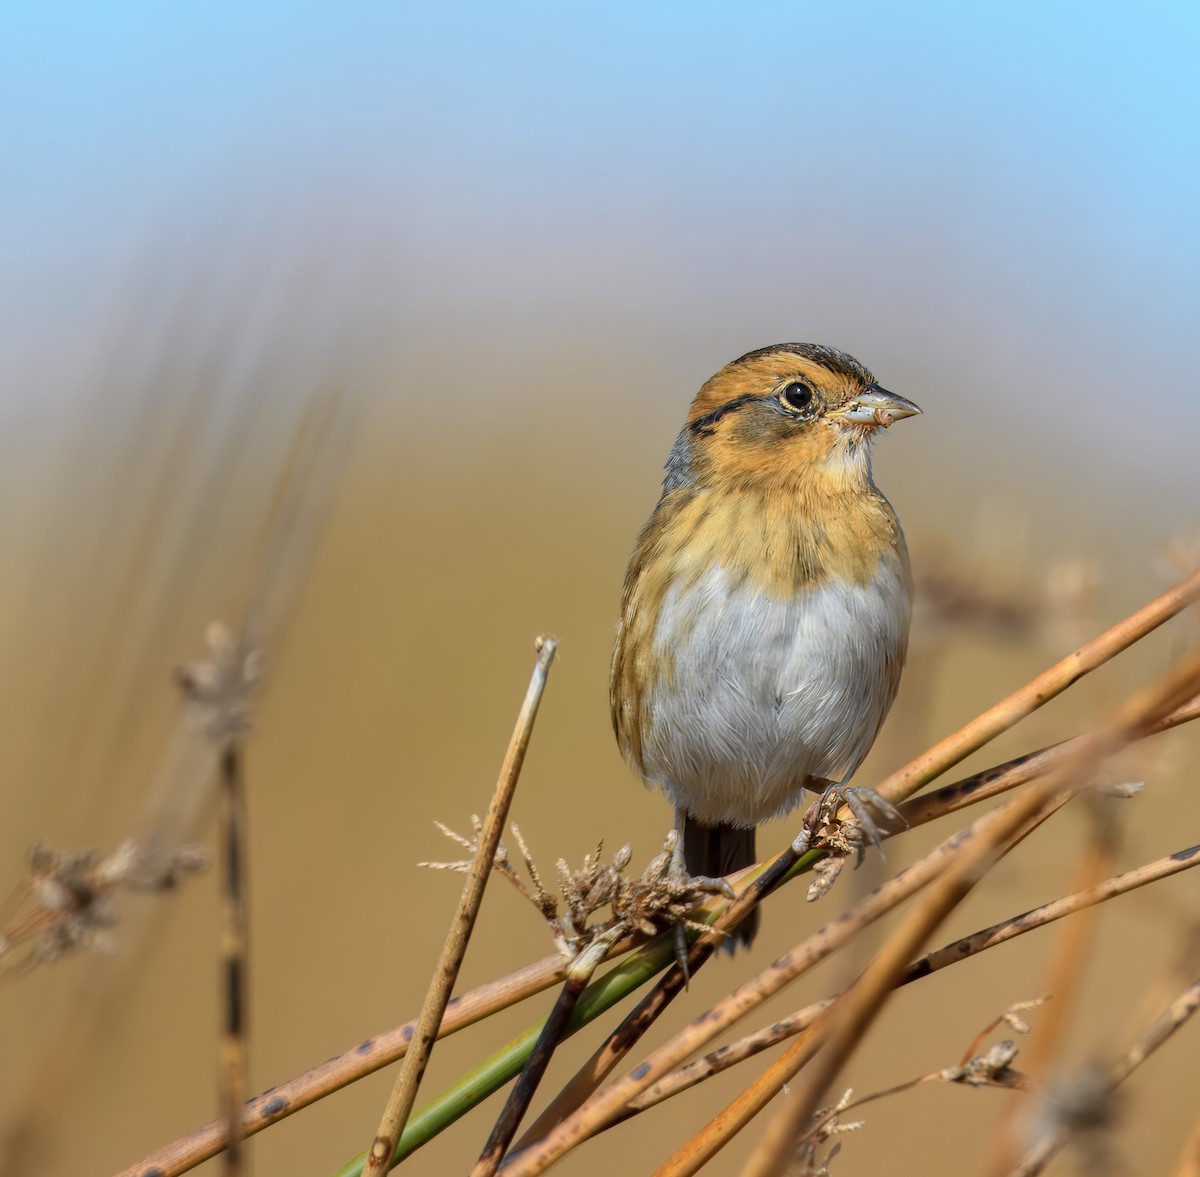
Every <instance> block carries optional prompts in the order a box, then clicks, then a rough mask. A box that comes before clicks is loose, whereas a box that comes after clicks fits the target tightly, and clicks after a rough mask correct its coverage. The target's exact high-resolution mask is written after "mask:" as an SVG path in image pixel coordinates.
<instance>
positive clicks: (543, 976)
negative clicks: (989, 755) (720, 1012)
mask: <svg viewBox="0 0 1200 1177" xmlns="http://www.w3.org/2000/svg"><path fill="white" fill-rule="evenodd" d="M1198 716H1200V698H1197V699H1193V700H1192V701H1191V702H1190V703H1188V704H1185V705H1184V706H1182V707H1180V708H1177V709H1176V710H1175V711H1174V712H1172V714H1171V715H1170V716H1168V717H1167V718H1166V719H1164V720H1163V721H1162V722H1161V723H1159V724H1157V725H1155V727H1154V728H1153V729H1152V731H1151V732H1150V733H1148V734H1154V733H1155V732H1159V731H1165V730H1167V729H1168V728H1171V727H1174V726H1177V725H1178V724H1182V723H1185V722H1187V721H1189V720H1192V719H1195V718H1197V717H1198ZM1082 738H1084V737H1082V736H1080V737H1076V739H1082ZM1071 743H1072V741H1066V742H1065V743H1063V744H1057V745H1054V746H1053V747H1052V748H1048V749H1042V750H1041V751H1040V752H1036V753H1029V754H1027V755H1025V756H1021V757H1017V758H1016V759H1014V760H1010V761H1007V762H1005V763H1004V764H1000V765H996V766H994V767H992V768H989V769H984V770H982V771H980V772H977V773H973V774H972V775H971V776H968V777H965V778H963V779H962V780H960V781H957V782H955V783H954V784H950V785H946V786H943V787H942V788H940V789H937V790H935V791H932V792H930V793H928V794H925V795H923V796H921V797H915V798H913V799H912V800H910V801H907V802H905V803H904V805H903V806H902V812H904V814H905V816H906V817H907V818H908V820H909V822H910V825H911V826H913V827H915V826H917V825H922V824H925V823H927V822H929V821H933V820H935V819H937V818H939V817H942V816H944V815H946V814H949V813H952V812H957V811H959V810H961V809H964V808H966V807H967V806H969V805H973V804H976V803H977V802H979V801H983V800H986V799H988V798H991V797H993V796H996V795H999V794H1000V793H1002V792H1004V791H1006V790H1009V789H1012V788H1014V787H1016V786H1018V785H1021V784H1025V783H1027V782H1028V781H1029V780H1031V779H1034V777H1036V776H1037V775H1038V774H1039V772H1044V771H1046V770H1047V768H1049V767H1051V766H1052V765H1053V764H1055V763H1057V762H1058V757H1059V756H1060V755H1062V754H1063V752H1064V751H1065V750H1066V749H1067V748H1068V747H1069V746H1070V744H1071ZM766 866H767V864H766V863H763V864H760V865H759V866H757V867H753V868H749V869H748V870H747V872H746V873H745V874H744V875H743V876H742V878H748V877H751V876H753V875H757V874H759V873H761V872H762V871H763V870H765V869H766ZM698 918H703V916H701V915H699V914H698ZM634 942H635V941H634V940H633V939H632V938H627V939H625V940H622V941H620V942H618V943H617V944H616V945H614V946H613V948H612V949H611V950H610V951H609V954H608V959H612V958H613V957H615V956H620V955H621V954H622V953H624V952H627V951H628V950H629V948H630V947H631V946H632V945H633V943H634ZM646 954H649V955H651V956H659V955H660V954H659V951H658V946H657V945H654V944H648V945H645V946H644V947H642V948H639V949H638V950H637V951H636V952H634V954H633V955H632V956H631V957H629V959H628V960H627V961H626V962H625V964H624V965H622V966H621V969H622V970H623V969H626V968H627V969H628V970H629V971H630V973H631V974H632V973H636V974H638V979H637V981H636V983H637V984H641V983H643V980H644V976H646V975H650V976H653V975H654V973H655V972H657V971H659V970H660V969H661V968H662V967H663V963H664V961H665V960H666V958H665V957H664V958H662V959H660V960H659V961H658V963H656V964H655V965H654V966H653V967H652V968H651V969H650V970H649V972H648V973H646V972H643V971H642V964H643V963H644V960H645V958H646ZM619 973H620V970H615V971H614V974H610V975H609V977H608V978H606V981H605V984H606V987H607V993H608V996H609V999H610V1001H611V1002H613V1003H615V1002H616V1001H618V1000H620V998H621V997H623V996H625V995H626V994H627V993H628V992H630V991H631V988H632V987H633V983H632V982H631V984H630V986H629V987H626V986H624V985H621V984H619V983H618V981H619ZM565 975H566V967H565V965H564V964H563V961H562V958H561V957H560V956H559V955H558V954H557V953H554V954H551V955H549V956H546V957H543V958H542V959H541V960H539V961H535V962H533V963H532V964H529V965H525V966H523V967H522V968H520V969H517V970H515V971H514V972H512V973H510V974H507V975H506V976H504V977H500V978H498V979H497V980H495V981H491V982H488V983H487V984H485V985H481V986H479V987H478V988H476V989H473V990H470V991H469V992H467V993H464V994H463V995H462V996H461V997H456V998H454V999H452V1000H451V1002H450V1004H449V1006H448V1007H447V1010H446V1014H445V1017H444V1018H443V1021H442V1024H441V1026H440V1027H439V1030H438V1037H439V1038H442V1037H445V1036H447V1035H449V1034H453V1033H456V1032H457V1031H459V1030H462V1029H464V1028H466V1027H468V1026H472V1025H475V1024H477V1023H478V1022H480V1021H483V1020H484V1019H486V1018H488V1017H490V1016H491V1015H492V1014H494V1013H497V1012H498V1011H500V1010H503V1009H509V1008H511V1007H513V1006H515V1005H517V1004H518V1003H519V1002H521V1001H524V1000H526V999H527V998H529V997H532V996H535V995H536V994H538V993H542V992H544V991H545V990H547V989H549V988H551V987H552V986H553V985H555V984H557V983H558V982H560V981H562V980H563V979H564V977H565ZM602 1012H604V1011H603V1008H599V1009H597V1010H596V1011H595V1015H594V1016H599V1014H600V1013H602ZM415 1029H416V1020H415V1019H414V1020H412V1021H408V1022H404V1023H402V1024H401V1025H399V1026H396V1027H394V1028H393V1029H391V1030H387V1031H384V1032H383V1033H380V1034H376V1035H373V1036H372V1037H370V1038H367V1039H366V1040H364V1041H363V1042H360V1043H358V1044H357V1045H355V1046H353V1047H351V1048H350V1049H349V1050H346V1051H344V1052H343V1053H342V1054H340V1055H337V1056H335V1057H333V1058H331V1059H329V1060H327V1061H325V1062H322V1063H319V1064H318V1065H317V1066H314V1067H311V1068H309V1070H307V1071H305V1072H303V1073H302V1074H300V1075H297V1076H296V1077H295V1078H293V1079H289V1080H286V1081H284V1082H282V1083H279V1084H277V1085H275V1086H274V1087H272V1088H270V1089H269V1090H268V1091H265V1092H263V1093H262V1094H260V1095H258V1096H255V1097H254V1098H253V1099H251V1100H249V1101H248V1102H247V1104H246V1105H245V1113H244V1124H245V1129H246V1133H247V1135H250V1134H253V1133H257V1132H261V1131H262V1130H263V1129H265V1128H269V1127H270V1126H271V1125H272V1124H275V1123H277V1122H278V1121H280V1120H283V1119H286V1118H287V1117H288V1116H290V1115H292V1114H294V1113H295V1112H298V1111H301V1110H303V1109H304V1108H306V1107H309V1106H310V1105H311V1104H313V1103H316V1102H318V1101H319V1100H321V1099H324V1098H325V1097H326V1096H327V1095H331V1094H333V1093H334V1092H336V1091H340V1090H341V1089H342V1088H343V1087H346V1086H347V1085H349V1084H351V1083H353V1082H356V1081H357V1080H358V1079H361V1078H363V1077H364V1076H366V1075H370V1074H373V1073H374V1072H375V1071H377V1070H379V1069H381V1068H382V1067H385V1066H387V1065H389V1064H390V1063H393V1062H396V1061H397V1060H399V1059H401V1058H403V1057H404V1054H405V1052H406V1051H407V1050H408V1044H409V1042H410V1040H411V1039H412V1035H413V1033H414V1031H415ZM589 1093H590V1092H585V1097H586V1094H589ZM527 1135H530V1136H532V1129H531V1130H530V1133H529V1134H527ZM224 1144H225V1124H224V1121H223V1120H212V1121H210V1122H209V1123H207V1124H205V1125H204V1126H203V1127H201V1128H198V1129H196V1130H195V1131H194V1132H191V1133H189V1134H188V1135H186V1136H182V1137H180V1138H179V1139H177V1140H174V1141H172V1142H171V1143H170V1144H167V1145H164V1146H162V1147H161V1148H158V1149H156V1150H155V1151H154V1152H152V1153H150V1154H149V1155H148V1156H146V1157H144V1158H143V1159H142V1160H141V1161H139V1162H138V1163H137V1164H136V1165H133V1166H131V1167H130V1168H128V1169H126V1170H124V1171H123V1172H122V1173H121V1174H119V1177H140V1175H141V1174H144V1173H147V1172H157V1173H161V1174H162V1175H163V1177H178V1174H180V1173H184V1172H186V1171H187V1170H189V1169H191V1168H194V1167H195V1166H196V1165H198V1164H200V1163H202V1162H203V1161H206V1160H208V1159H210V1158H211V1157H214V1156H216V1155H217V1153H219V1152H220V1151H221V1149H222V1148H223V1147H224Z"/></svg>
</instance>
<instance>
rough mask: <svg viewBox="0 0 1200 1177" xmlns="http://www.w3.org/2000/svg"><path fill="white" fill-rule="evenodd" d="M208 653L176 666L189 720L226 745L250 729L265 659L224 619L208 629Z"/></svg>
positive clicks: (206, 638)
mask: <svg viewBox="0 0 1200 1177" xmlns="http://www.w3.org/2000/svg"><path fill="white" fill-rule="evenodd" d="M204 639H205V644H206V645H207V646H208V652H207V656H206V657H205V658H202V659H200V660H199V661H197V662H192V663H189V664H188V665H186V666H179V667H176V669H175V681H176V683H177V684H178V685H179V689H180V691H181V692H182V694H183V700H184V712H185V714H186V716H187V718H188V720H189V721H190V722H191V723H192V724H193V725H194V726H195V727H197V728H199V729H200V730H201V731H202V732H204V733H205V735H207V736H208V737H209V738H210V739H212V740H215V741H217V742H218V743H221V744H224V743H226V742H227V741H229V740H231V739H235V738H236V737H238V736H241V735H244V734H245V733H246V732H247V731H248V730H249V729H250V698H251V696H252V695H254V694H255V692H257V691H258V689H259V687H260V686H261V685H262V658H261V656H260V655H259V653H258V651H257V650H255V649H254V648H253V647H252V646H250V645H249V643H248V642H247V640H246V638H245V636H244V635H236V636H235V635H234V634H233V632H232V631H231V630H230V629H229V628H228V627H227V626H226V625H225V624H224V623H222V622H219V621H214V622H212V623H211V624H210V625H209V626H208V628H207V629H206V630H205V634H204Z"/></svg>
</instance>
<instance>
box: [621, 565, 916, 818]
mask: <svg viewBox="0 0 1200 1177" xmlns="http://www.w3.org/2000/svg"><path fill="white" fill-rule="evenodd" d="M909 619H910V602H909V592H908V585H907V578H906V576H905V574H904V572H903V570H902V568H901V566H900V564H899V562H898V561H892V560H885V561H884V562H883V563H882V564H881V566H880V569H879V572H878V573H877V574H876V576H875V577H874V579H873V580H871V581H869V582H868V583H866V584H863V585H850V584H829V585H825V586H822V587H820V588H810V589H806V590H803V591H802V592H801V593H800V594H798V595H797V596H796V597H794V598H790V599H779V598H775V597H770V596H767V595H766V594H764V593H762V592H760V591H758V590H756V589H755V588H753V587H751V586H749V585H747V584H746V583H745V582H744V581H743V582H742V583H740V584H739V583H736V582H735V581H734V580H733V578H732V577H731V576H730V574H729V572H728V570H726V569H725V568H722V567H719V566H718V567H714V568H712V569H710V570H709V571H708V572H707V573H705V575H704V576H703V577H701V578H700V580H699V581H697V582H696V583H695V584H693V585H692V586H690V587H688V588H686V589H672V590H670V592H669V594H668V596H667V597H666V599H665V601H664V603H663V606H662V610H661V612H660V614H659V620H658V624H657V626H656V629H655V632H654V639H653V645H654V650H655V653H656V656H657V657H656V661H657V660H658V658H659V657H665V661H666V662H667V663H669V664H670V665H672V667H673V672H672V673H670V674H667V675H665V676H664V678H663V679H662V680H660V681H659V682H658V683H656V684H655V686H654V687H653V689H652V696H651V699H650V700H649V703H650V706H649V711H648V714H647V719H648V721H649V723H648V728H649V730H645V731H644V732H643V743H642V767H643V771H644V774H645V777H646V779H647V782H648V783H652V784H655V785H658V786H659V787H660V788H662V789H663V791H664V792H666V793H667V795H668V796H669V797H670V798H671V799H672V801H673V802H674V804H676V805H677V806H684V807H686V808H687V810H688V811H689V812H690V813H691V814H692V815H694V816H695V817H697V818H699V819H700V820H701V821H705V822H710V823H711V822H717V821H725V822H731V823H734V824H737V825H750V824H753V823H757V822H760V821H764V820H766V819H768V818H770V817H773V816H777V815H779V814H781V813H784V812H786V811H787V810H789V809H791V808H792V807H793V806H794V805H795V804H797V803H798V801H799V800H800V799H801V798H802V797H803V796H804V793H805V781H806V780H807V779H808V778H809V777H818V778H826V779H832V780H842V779H845V778H846V777H847V776H849V774H851V773H852V772H853V771H854V770H855V769H856V768H857V767H858V765H859V764H860V763H861V762H862V760H863V757H865V756H866V754H867V751H868V749H869V748H870V746H871V744H872V742H873V741H874V739H875V735H876V733H877V732H878V730H879V727H880V725H881V724H882V723H883V719H884V717H885V716H886V714H887V711H888V708H889V707H890V706H891V704H892V700H893V698H894V697H895V693H896V687H897V684H898V681H899V676H900V669H901V667H902V666H903V662H904V655H905V650H906V647H907V644H908V626H909Z"/></svg>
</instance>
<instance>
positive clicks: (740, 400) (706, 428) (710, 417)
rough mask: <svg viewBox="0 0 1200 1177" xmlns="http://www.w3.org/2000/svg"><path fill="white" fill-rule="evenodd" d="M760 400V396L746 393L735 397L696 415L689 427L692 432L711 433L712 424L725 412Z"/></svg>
mask: <svg viewBox="0 0 1200 1177" xmlns="http://www.w3.org/2000/svg"><path fill="white" fill-rule="evenodd" d="M760 400H762V397H760V396H753V395H751V394H750V393H747V394H746V395H745V396H739V397H735V398H734V399H733V400H731V401H728V402H727V403H726V404H723V405H718V406H717V407H716V408H715V409H713V410H712V412H710V413H705V414H704V416H703V417H697V418H696V419H695V421H693V422H692V423H691V425H690V426H689V428H690V429H691V431H692V432H693V433H711V432H712V430H713V426H715V425H716V423H717V422H718V421H719V420H720V419H721V418H722V417H724V416H725V414H726V413H732V412H733V411H734V410H735V409H740V408H742V406H743V405H749V404H753V403H754V402H755V401H760Z"/></svg>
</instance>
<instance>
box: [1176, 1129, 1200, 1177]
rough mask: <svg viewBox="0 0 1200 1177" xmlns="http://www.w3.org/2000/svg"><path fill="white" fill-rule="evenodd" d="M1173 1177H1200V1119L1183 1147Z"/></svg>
mask: <svg viewBox="0 0 1200 1177" xmlns="http://www.w3.org/2000/svg"><path fill="white" fill-rule="evenodd" d="M1173 1177H1200V1119H1198V1120H1197V1121H1196V1124H1195V1127H1194V1128H1193V1129H1192V1131H1191V1134H1190V1135H1189V1136H1188V1139H1187V1143H1186V1144H1185V1145H1184V1146H1183V1152H1182V1153H1181V1154H1180V1157H1179V1166H1178V1167H1177V1168H1176V1170H1175V1172H1174V1174H1173Z"/></svg>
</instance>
